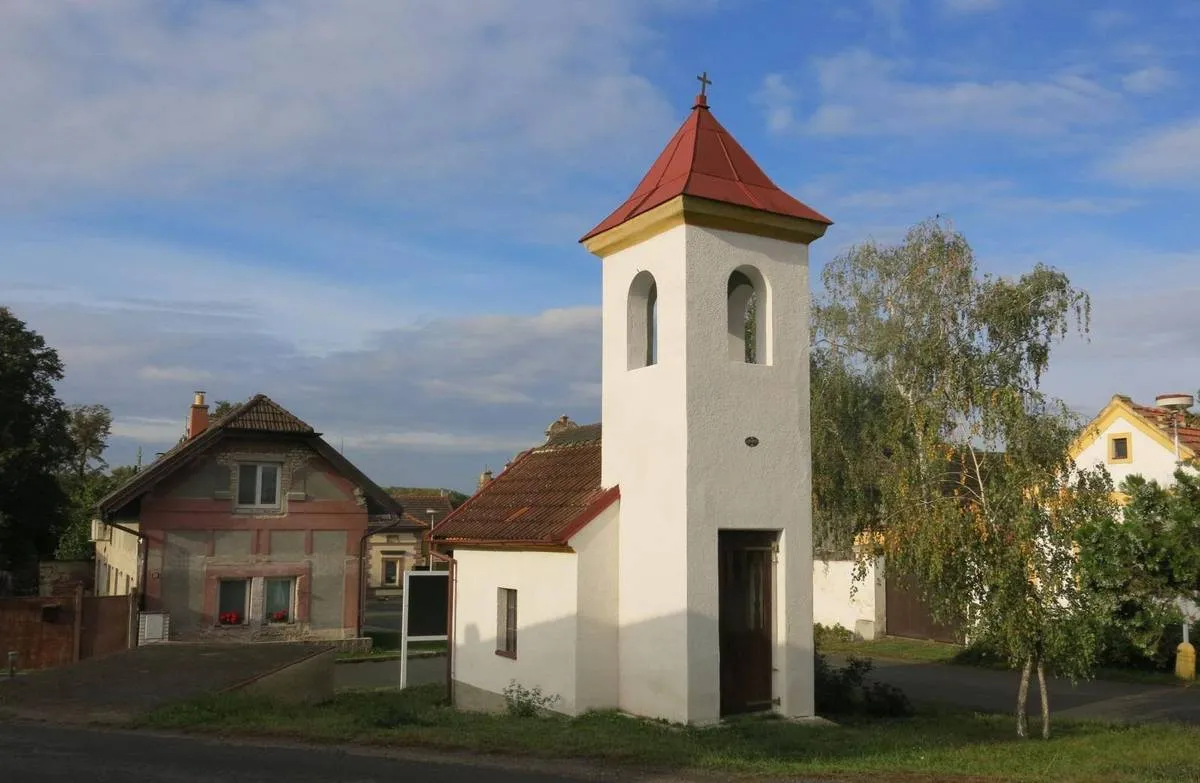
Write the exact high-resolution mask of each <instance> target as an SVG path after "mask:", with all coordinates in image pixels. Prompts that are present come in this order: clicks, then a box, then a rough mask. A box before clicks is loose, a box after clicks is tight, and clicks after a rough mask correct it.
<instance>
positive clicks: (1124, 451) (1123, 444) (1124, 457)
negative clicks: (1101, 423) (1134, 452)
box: [1108, 433, 1132, 462]
mask: <svg viewBox="0 0 1200 783" xmlns="http://www.w3.org/2000/svg"><path fill="white" fill-rule="evenodd" d="M1131 459H1132V456H1131V454H1130V441H1129V435H1128V434H1126V433H1122V434H1120V435H1109V436H1108V461H1109V462H1129V461H1130V460H1131Z"/></svg>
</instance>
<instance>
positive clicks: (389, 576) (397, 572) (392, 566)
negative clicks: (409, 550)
mask: <svg viewBox="0 0 1200 783" xmlns="http://www.w3.org/2000/svg"><path fill="white" fill-rule="evenodd" d="M403 574H404V561H403V560H399V559H395V558H391V559H388V560H384V561H383V583H384V584H385V585H391V586H393V587H395V586H397V585H399V584H400V580H401V578H402V576H403Z"/></svg>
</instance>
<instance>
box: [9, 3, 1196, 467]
mask: <svg viewBox="0 0 1200 783" xmlns="http://www.w3.org/2000/svg"><path fill="white" fill-rule="evenodd" d="M1142 7H1143V8H1144V9H1155V10H1141V11H1134V10H1131V9H1133V8H1134V4H1132V3H1116V2H1113V3H1109V4H1105V3H1102V2H1082V0H1079V1H1077V2H1071V1H1070V0H1063V1H1061V2H1055V3H1034V2H1033V1H1032V0H861V1H856V0H842V1H840V2H839V1H836V0H811V1H810V2H798V1H794V0H792V1H788V0H687V1H685V0H606V2H603V3H597V2H594V1H593V2H576V0H473V1H472V2H462V3H445V2H440V1H439V0H428V1H426V0H346V2H338V3H331V2H328V0H209V1H208V2H201V3H196V2H183V0H110V1H109V2H105V3H87V2H78V1H77V2H67V1H66V0H63V2H53V3H49V2H44V0H10V1H9V2H6V3H4V4H3V5H0V73H4V74H6V78H5V79H3V80H0V302H3V303H4V304H7V305H9V306H10V307H12V308H13V309H14V310H15V311H16V313H17V314H18V315H19V316H20V317H21V318H23V319H24V320H26V321H27V322H28V323H29V325H30V326H31V327H32V328H34V329H36V330H38V331H39V332H41V333H42V334H44V335H45V336H46V338H47V339H48V340H49V341H50V342H51V343H52V344H53V345H54V346H55V347H57V348H58V349H59V350H60V352H61V354H62V355H63V358H64V359H65V361H66V363H67V378H66V380H65V382H64V383H63V385H62V388H61V393H62V396H63V397H64V398H65V399H66V400H67V401H68V402H101V403H104V404H107V405H109V406H110V407H111V408H112V409H113V411H114V414H115V416H116V426H115V433H116V434H115V437H114V438H113V445H112V449H111V453H110V455H109V458H110V461H111V462H113V463H114V464H115V463H120V462H125V461H128V460H130V459H131V458H132V456H133V454H134V453H135V451H136V448H137V446H138V445H141V446H142V447H143V449H144V451H145V453H146V454H147V455H152V454H153V453H154V452H155V451H158V450H162V449H163V448H165V447H166V446H167V445H169V444H170V443H171V442H173V441H174V440H175V439H176V438H177V437H178V435H179V433H180V432H181V429H182V423H183V417H184V414H185V411H186V407H187V404H188V402H189V399H190V392H191V391H192V390H193V389H197V388H201V389H205V390H206V391H208V393H209V396H210V399H222V398H230V399H244V398H246V397H248V396H250V395H251V394H254V393H256V392H263V393H266V394H268V395H270V396H271V397H273V398H275V399H276V400H278V401H279V402H280V403H282V404H283V405H285V406H286V407H288V408H289V409H291V410H293V411H294V412H295V413H297V414H298V415H300V416H301V417H303V418H305V419H307V420H309V421H310V422H311V423H312V424H314V426H316V427H317V429H318V430H321V431H323V432H325V433H326V435H327V437H328V438H329V439H330V440H331V441H332V442H334V443H335V444H338V443H340V444H344V448H345V452H346V454H347V456H350V457H351V458H352V459H354V460H355V461H356V462H358V463H359V464H360V465H361V466H363V467H364V469H365V470H367V472H368V473H369V474H370V475H372V477H374V478H375V479H377V480H378V481H380V482H381V483H385V484H422V485H442V486H451V487H456V488H460V489H469V488H470V487H471V485H472V483H473V481H474V477H475V476H476V475H477V474H478V472H479V471H480V470H481V469H482V467H483V466H484V465H485V464H490V465H491V466H492V467H498V466H499V465H501V464H503V462H504V460H505V459H506V458H508V457H509V456H511V455H512V454H513V453H515V452H516V451H518V450H520V449H521V448H525V447H527V446H529V445H532V444H533V443H535V442H537V441H538V440H539V439H540V437H541V433H542V430H543V429H544V428H545V426H546V425H547V424H549V422H550V421H551V420H552V419H554V418H555V417H556V416H558V415H560V414H562V413H567V414H569V415H571V416H572V417H573V418H575V419H576V420H579V421H585V420H595V419H596V418H597V417H598V415H599V382H600V375H599V314H598V305H599V295H600V291H599V262H598V261H597V260H596V259H594V258H592V257H591V256H589V255H588V254H587V253H586V252H585V251H584V250H583V249H582V248H580V247H579V246H578V245H577V244H576V240H577V239H578V237H579V236H580V235H582V234H583V233H584V232H585V231H587V230H588V229H589V228H591V227H592V225H594V224H595V223H596V222H598V221H599V220H600V219H601V218H603V217H604V216H605V215H606V214H607V213H608V212H609V211H610V210H611V209H612V208H613V207H615V206H616V205H617V204H618V203H619V202H620V201H622V200H623V199H624V198H625V197H626V196H627V195H628V193H629V192H630V191H631V190H632V188H633V186H634V185H635V184H636V182H637V180H638V179H639V178H640V176H641V175H642V174H643V173H644V171H645V170H646V168H647V167H648V166H649V164H650V162H651V161H652V160H653V158H654V156H655V155H656V154H657V152H658V151H659V149H661V147H662V146H663V144H665V142H666V141H667V139H668V138H669V137H670V134H671V133H672V132H673V131H674V129H675V128H676V127H677V126H678V124H679V123H680V122H681V121H682V120H683V119H684V117H685V115H686V113H687V110H688V108H689V106H690V104H691V99H692V96H693V95H694V93H695V91H696V88H697V86H698V85H697V83H696V81H695V75H696V74H697V73H699V72H700V71H702V70H707V71H708V73H709V75H710V76H711V78H712V79H713V82H714V83H713V85H712V87H711V88H710V94H711V104H712V106H713V111H714V113H715V114H716V115H717V117H718V118H719V119H720V120H721V122H722V123H723V124H724V125H725V126H726V127H727V128H728V129H729V130H730V131H731V132H732V133H733V134H734V135H735V136H736V137H737V138H738V140H739V141H740V142H741V143H742V145H743V146H745V147H746V148H747V150H748V151H749V152H750V153H751V155H753V156H754V157H755V158H756V159H757V161H758V162H759V164H760V165H761V166H762V167H763V168H764V169H765V170H766V171H767V172H768V174H770V175H771V176H772V177H773V178H774V179H775V181H776V182H777V183H778V184H779V185H781V186H782V187H784V188H785V189H787V190H788V191H789V192H791V193H792V194H793V195H795V196H797V197H798V198H800V199H801V200H804V201H806V202H807V203H809V204H811V205H812V206H813V207H814V208H816V209H818V210H819V211H821V212H823V213H825V214H827V215H829V216H830V217H831V218H832V219H833V220H834V221H835V225H834V226H833V228H832V229H831V230H830V231H829V233H828V234H827V235H826V237H825V238H823V239H822V240H820V241H819V242H818V243H817V244H815V245H814V246H813V253H812V260H813V264H814V272H815V273H819V268H820V265H821V264H822V263H824V262H825V261H826V260H828V259H829V258H831V257H833V256H834V255H835V254H837V253H839V252H842V251H844V250H845V249H846V248H847V247H849V246H850V245H852V244H853V243H855V242H858V241H861V240H863V239H867V238H874V239H877V240H882V241H894V240H898V239H899V238H900V237H901V236H902V235H903V232H904V230H905V228H906V227H907V226H909V225H911V224H912V223H914V222H917V221H919V220H921V219H923V218H926V217H931V216H933V215H934V214H937V213H940V214H942V215H946V216H949V217H951V218H952V219H953V220H954V221H955V223H956V225H957V226H958V228H959V229H960V230H962V231H963V232H964V233H965V234H966V236H967V238H968V240H969V241H970V242H971V243H972V245H973V247H974V248H975V250H976V252H977V255H978V257H979V261H980V264H981V266H982V267H983V268H984V269H985V270H986V271H988V272H992V273H995V274H1010V273H1015V272H1019V271H1021V270H1024V269H1027V268H1029V267H1030V266H1031V265H1032V264H1033V263H1035V262H1037V261H1043V262H1046V263H1049V264H1051V265H1054V266H1057V267H1059V268H1061V269H1063V270H1065V271H1066V272H1067V273H1068V274H1069V275H1070V276H1071V278H1072V280H1073V282H1075V283H1076V284H1077V285H1080V286H1082V287H1084V288H1086V289H1087V290H1088V291H1089V292H1090V293H1091V294H1092V297H1093V304H1094V308H1095V309H1094V313H1093V332H1092V336H1091V341H1090V342H1087V341H1084V340H1082V339H1079V338H1074V339H1072V340H1071V341H1070V342H1069V343H1068V344H1066V345H1064V346H1062V347H1060V348H1059V350H1058V353H1057V354H1056V355H1055V358H1054V360H1053V362H1052V365H1053V366H1052V371H1051V375H1050V377H1049V379H1048V380H1047V385H1048V388H1049V389H1050V391H1052V392H1053V393H1055V394H1057V395H1059V396H1061V397H1063V398H1064V399H1065V400H1067V402H1068V403H1070V404H1071V405H1073V406H1075V407H1076V408H1078V409H1079V410H1081V411H1085V412H1092V411H1096V410H1098V409H1099V408H1100V407H1101V406H1102V405H1103V403H1104V402H1105V401H1106V400H1107V399H1108V398H1109V397H1110V396H1111V395H1112V394H1113V393H1118V392H1120V393H1125V394H1132V395H1134V396H1135V397H1137V398H1140V399H1148V398H1150V397H1152V396H1153V395H1155V394H1157V393H1161V392H1164V391H1172V390H1182V391H1194V390H1195V389H1196V387H1197V386H1200V377H1198V376H1197V374H1196V371H1195V369H1194V368H1195V367H1197V366H1200V348H1198V347H1197V346H1198V341H1197V340H1196V339H1195V335H1196V334H1197V333H1200V308H1196V307H1195V302H1197V301H1200V284H1198V283H1197V282H1196V277H1197V275H1196V270H1197V269H1200V241H1198V240H1197V232H1196V229H1195V228H1194V227H1195V226H1196V225H1198V224H1200V219H1198V218H1200V214H1198V213H1200V208H1198V207H1197V204H1198V200H1197V195H1198V191H1200V109H1198V108H1197V106H1200V101H1198V100H1197V99H1198V98H1200V87H1198V86H1197V85H1198V82H1197V76H1198V75H1200V44H1197V43H1196V36H1195V34H1194V31H1195V30H1196V29H1200V2H1195V1H1192V2H1172V3H1146V4H1143V5H1142ZM814 276H815V275H814Z"/></svg>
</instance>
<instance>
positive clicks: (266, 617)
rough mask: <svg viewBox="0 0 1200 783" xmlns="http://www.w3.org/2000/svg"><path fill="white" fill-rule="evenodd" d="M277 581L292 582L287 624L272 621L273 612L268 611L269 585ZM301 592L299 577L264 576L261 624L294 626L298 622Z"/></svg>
mask: <svg viewBox="0 0 1200 783" xmlns="http://www.w3.org/2000/svg"><path fill="white" fill-rule="evenodd" d="M276 580H279V581H283V580H287V581H289V582H291V586H290V588H289V590H288V607H287V614H288V619H287V621H286V622H285V623H276V622H275V621H274V620H272V619H271V612H269V611H268V610H267V583H268V582H271V581H276ZM299 592H300V579H299V577H295V576H264V577H262V596H263V600H262V617H261V618H260V620H259V622H261V623H262V624H263V625H292V624H294V623H295V622H296V612H297V611H299V604H300V600H299Z"/></svg>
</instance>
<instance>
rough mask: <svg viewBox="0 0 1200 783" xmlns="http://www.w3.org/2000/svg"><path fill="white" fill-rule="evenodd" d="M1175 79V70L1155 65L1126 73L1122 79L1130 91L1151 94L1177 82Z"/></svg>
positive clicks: (1122, 82)
mask: <svg viewBox="0 0 1200 783" xmlns="http://www.w3.org/2000/svg"><path fill="white" fill-rule="evenodd" d="M1175 81H1176V74H1175V72H1174V71H1172V70H1169V69H1167V68H1163V67H1161V66H1158V65H1154V66H1150V67H1149V68H1141V69H1139V70H1136V71H1133V72H1132V73H1129V74H1126V75H1125V77H1124V78H1123V79H1121V84H1122V85H1123V86H1124V87H1125V89H1126V90H1128V91H1129V92H1132V93H1135V94H1138V95H1151V94H1153V93H1156V92H1162V91H1163V90H1165V89H1167V88H1168V87H1170V86H1172V85H1173V84H1175Z"/></svg>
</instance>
